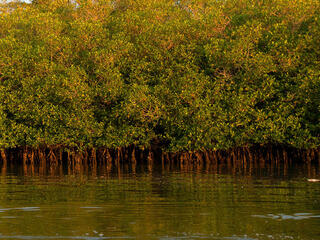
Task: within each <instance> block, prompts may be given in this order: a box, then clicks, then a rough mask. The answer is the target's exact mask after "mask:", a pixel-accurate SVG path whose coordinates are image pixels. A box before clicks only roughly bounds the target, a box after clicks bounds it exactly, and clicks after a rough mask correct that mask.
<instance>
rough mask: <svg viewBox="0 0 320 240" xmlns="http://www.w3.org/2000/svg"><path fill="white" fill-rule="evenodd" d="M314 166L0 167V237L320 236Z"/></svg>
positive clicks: (94, 239) (319, 193) (319, 188)
mask: <svg viewBox="0 0 320 240" xmlns="http://www.w3.org/2000/svg"><path fill="white" fill-rule="evenodd" d="M319 173H320V171H319V169H318V166H305V165H301V166H291V167H285V168H284V167H283V166H277V167H274V166H260V167H252V168H241V167H240V168H239V167H232V166H230V167H227V166H216V167H214V166H213V167H210V168H209V167H198V168H197V169H194V168H180V167H177V166H169V167H166V166H161V165H160V166H156V165H154V166H152V167H150V166H149V167H148V166H139V167H138V166H137V167H136V168H132V167H130V166H127V165H125V166H121V167H119V168H115V167H114V168H113V169H109V170H106V168H104V167H102V166H100V167H99V166H98V167H97V168H95V169H90V168H89V169H88V168H78V169H73V170H72V169H70V167H67V166H60V167H59V166H58V167H57V168H55V169H48V170H43V169H42V170H41V169H39V168H34V167H29V168H23V167H22V166H4V167H2V170H1V177H0V239H87V240H99V239H142V240H143V239H161V240H162V239H230V240H240V239H261V240H263V239H303V240H309V239H320V182H309V181H308V179H309V178H320V174H319Z"/></svg>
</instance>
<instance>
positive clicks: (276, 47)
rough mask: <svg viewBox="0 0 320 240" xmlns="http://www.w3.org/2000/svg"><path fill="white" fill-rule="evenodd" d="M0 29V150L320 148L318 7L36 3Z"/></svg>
mask: <svg viewBox="0 0 320 240" xmlns="http://www.w3.org/2000/svg"><path fill="white" fill-rule="evenodd" d="M0 26H1V27H0V148H11V147H19V146H31V147H39V146H58V145H59V146H62V147H65V148H69V147H79V148H81V147H108V148H114V147H123V146H128V145H131V144H135V145H137V146H141V147H145V146H148V145H150V143H151V142H152V141H154V140H157V141H160V142H162V143H163V146H164V148H165V149H167V150H170V151H180V150H201V149H227V148H231V147H237V146H247V145H251V144H261V145H263V144H270V143H271V144H281V145H288V146H293V147H297V148H316V147H319V146H320V121H319V120H320V37H319V36H320V2H319V1H318V0H259V1H255V0H241V1H240V0H227V1H216V0H197V1H196V0H180V1H173V0H77V1H70V0H50V1H48V0H46V1H42V0H34V1H33V2H32V3H31V4H25V3H20V4H13V3H10V4H8V3H7V4H1V5H0Z"/></svg>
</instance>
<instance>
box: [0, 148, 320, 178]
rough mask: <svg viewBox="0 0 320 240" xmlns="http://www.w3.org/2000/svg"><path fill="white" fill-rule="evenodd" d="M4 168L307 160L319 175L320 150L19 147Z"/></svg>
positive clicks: (77, 169)
mask: <svg viewBox="0 0 320 240" xmlns="http://www.w3.org/2000/svg"><path fill="white" fill-rule="evenodd" d="M1 160H2V171H5V169H6V168H7V166H8V165H11V166H12V165H22V166H23V169H24V173H25V174H28V173H33V174H34V173H36V172H38V173H42V174H43V175H45V174H47V173H51V174H54V175H55V174H62V173H63V172H64V170H66V171H67V172H68V173H69V174H71V173H89V172H90V173H91V174H94V175H95V174H103V173H110V172H111V171H113V172H114V171H115V170H116V171H117V172H118V173H119V174H121V172H133V173H134V172H136V171H137V167H140V166H147V170H148V171H149V172H151V171H153V169H154V168H160V169H162V170H168V171H169V170H170V169H177V168H179V169H180V170H181V171H190V170H191V171H193V170H199V171H202V170H205V171H216V172H219V171H220V173H221V171H222V170H223V169H227V170H228V171H233V172H235V173H239V172H240V173H242V172H243V173H244V174H249V175H251V174H252V171H254V170H257V169H269V170H270V173H271V172H273V171H278V172H279V171H282V172H283V173H284V175H286V170H287V168H288V166H292V165H293V164H300V163H303V166H305V167H307V168H309V170H308V173H309V174H308V175H309V176H316V172H317V171H315V170H312V169H311V167H310V166H311V165H320V164H319V163H320V151H319V150H316V149H310V150H298V149H292V148H285V147H272V146H267V147H251V148H246V147H242V148H235V149H232V150H225V151H222V150H219V151H203V152H200V151H197V152H180V153H167V152H162V151H161V150H160V149H158V148H149V149H144V150H142V149H139V148H136V147H134V146H131V147H127V148H117V149H90V150H84V151H81V152H79V151H62V150H61V149H60V148H46V149H32V148H19V149H10V150H1Z"/></svg>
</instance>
